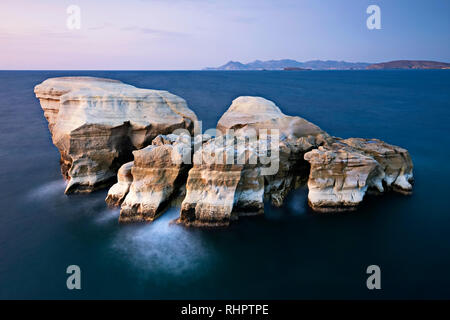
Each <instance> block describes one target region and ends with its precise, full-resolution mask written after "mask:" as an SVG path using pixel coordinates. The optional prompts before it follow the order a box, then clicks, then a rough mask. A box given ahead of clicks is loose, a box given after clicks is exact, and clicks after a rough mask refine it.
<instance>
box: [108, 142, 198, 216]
mask: <svg viewBox="0 0 450 320" xmlns="http://www.w3.org/2000/svg"><path fill="white" fill-rule="evenodd" d="M191 148H192V145H191V141H190V137H189V136H183V135H181V136H178V135H173V134H170V135H159V136H157V137H156V138H155V139H154V140H153V142H152V145H149V146H147V147H145V148H143V149H141V150H137V151H133V155H134V162H132V163H131V165H130V167H131V180H132V181H131V183H130V184H129V188H128V190H127V193H126V196H125V199H124V200H123V203H122V209H121V211H120V218H119V221H121V222H134V221H153V220H154V219H155V218H157V217H158V216H159V215H160V214H161V213H162V211H163V210H164V209H165V206H166V205H167V204H168V203H169V201H170V200H171V199H172V198H173V196H174V195H175V194H176V193H177V191H178V189H179V188H180V187H181V185H182V184H184V182H185V181H186V178H187V172H188V170H189V168H190V165H189V163H190V161H191V159H190V158H191ZM119 172H120V170H119ZM124 189H125V185H124V183H123V182H122V181H120V179H119V182H118V183H117V184H115V185H114V186H113V187H112V188H111V189H110V192H109V193H108V197H110V195H112V194H120V196H121V197H122V192H121V191H123V190H124ZM117 190H120V191H119V192H117ZM106 200H107V202H108V198H107V199H106ZM116 203H117V202H116Z"/></svg>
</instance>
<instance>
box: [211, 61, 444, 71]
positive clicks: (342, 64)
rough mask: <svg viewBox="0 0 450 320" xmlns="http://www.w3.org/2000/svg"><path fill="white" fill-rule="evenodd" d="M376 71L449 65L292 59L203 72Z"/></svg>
mask: <svg viewBox="0 0 450 320" xmlns="http://www.w3.org/2000/svg"><path fill="white" fill-rule="evenodd" d="M377 69H450V63H446V62H437V61H420V60H397V61H389V62H382V63H368V62H347V61H336V60H311V61H306V62H299V61H296V60H292V59H282V60H268V61H261V60H255V61H253V62H250V63H242V62H239V61H229V62H227V63H226V64H224V65H222V66H220V67H213V68H205V69H204V70H228V71H234V70H248V71H250V70H288V71H289V70H377Z"/></svg>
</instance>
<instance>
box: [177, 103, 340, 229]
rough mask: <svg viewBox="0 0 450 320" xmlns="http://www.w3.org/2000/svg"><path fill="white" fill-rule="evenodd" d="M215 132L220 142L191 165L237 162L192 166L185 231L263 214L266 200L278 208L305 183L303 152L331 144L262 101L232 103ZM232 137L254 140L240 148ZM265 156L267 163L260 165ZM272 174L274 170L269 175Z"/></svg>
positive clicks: (311, 127) (183, 214) (326, 137)
mask: <svg viewBox="0 0 450 320" xmlns="http://www.w3.org/2000/svg"><path fill="white" fill-rule="evenodd" d="M274 129H275V130H274ZM217 130H219V131H220V132H221V133H222V134H223V136H221V137H218V138H215V139H212V140H211V141H209V142H208V143H206V144H204V145H203V149H202V150H201V151H199V152H197V153H196V154H195V155H194V159H195V158H196V157H200V156H201V157H203V158H208V155H209V154H211V153H214V154H215V155H216V156H217V155H222V154H227V155H229V154H233V155H234V159H235V161H234V162H231V163H228V164H226V163H227V162H225V161H222V162H221V163H223V164H217V163H215V162H212V163H211V164H202V165H196V164H194V167H193V169H191V171H190V172H189V178H188V181H187V185H186V190H187V194H186V198H185V200H184V201H183V204H182V208H181V215H180V219H179V222H182V223H184V224H186V225H198V226H205V225H206V226H218V225H228V224H229V222H230V221H231V220H233V219H237V218H238V217H239V216H241V215H255V214H261V213H263V211H264V203H263V201H264V198H266V199H270V200H271V201H272V203H273V204H274V205H276V206H281V205H282V203H283V201H284V198H285V197H286V195H287V194H288V192H289V191H290V190H291V189H292V188H294V187H296V186H298V184H299V183H300V182H301V179H302V178H303V180H305V181H306V179H305V177H307V175H308V167H309V165H308V163H307V162H306V161H305V160H304V159H303V156H304V154H305V152H307V151H309V150H311V149H313V148H316V147H317V146H319V145H321V144H323V143H326V141H328V140H330V141H331V140H332V138H331V137H330V136H329V135H328V134H327V133H326V132H324V131H323V130H321V129H320V128H319V127H317V126H315V125H313V124H312V123H310V122H308V121H306V120H304V119H302V118H299V117H291V116H287V115H284V114H283V113H282V112H281V110H280V109H279V108H278V107H277V106H276V105H275V104H274V103H273V102H271V101H269V100H266V99H264V98H260V97H239V98H237V99H235V100H234V101H233V103H232V105H231V106H230V108H229V109H228V111H227V112H226V113H225V114H224V115H223V116H222V118H221V119H220V120H219V122H218V125H217ZM233 135H234V136H236V140H237V141H238V140H239V139H245V138H249V137H254V138H255V139H249V140H248V142H247V143H245V144H243V145H239V146H238V144H235V143H234V141H233V140H232V139H230V138H229V137H230V136H233ZM237 141H236V142H237ZM272 143H275V145H276V152H271V154H270V157H269V154H268V152H267V150H268V149H270V146H271V144H272ZM264 156H265V157H266V158H270V161H269V162H265V163H262V161H261V159H262V158H263V157H264ZM237 159H244V160H243V161H237ZM249 159H253V161H249ZM268 160H269V159H268ZM194 163H195V162H194ZM272 166H275V167H274V168H273V167H272ZM270 168H273V169H275V170H274V171H273V172H272V173H269V174H268V170H270ZM263 172H265V173H264V174H263Z"/></svg>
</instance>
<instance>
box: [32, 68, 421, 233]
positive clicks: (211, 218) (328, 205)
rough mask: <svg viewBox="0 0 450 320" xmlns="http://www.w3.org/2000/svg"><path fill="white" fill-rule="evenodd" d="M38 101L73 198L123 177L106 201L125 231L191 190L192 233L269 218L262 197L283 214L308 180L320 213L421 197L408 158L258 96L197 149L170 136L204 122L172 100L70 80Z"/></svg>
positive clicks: (44, 87) (54, 84)
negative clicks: (388, 197) (375, 196)
mask: <svg viewBox="0 0 450 320" xmlns="http://www.w3.org/2000/svg"><path fill="white" fill-rule="evenodd" d="M35 94H36V97H37V98H38V99H39V100H40V103H41V106H42V109H43V110H44V115H45V117H46V119H47V120H48V124H49V129H50V132H51V134H52V140H53V143H54V144H55V146H56V147H57V148H58V150H59V151H60V154H61V171H62V173H63V176H64V177H65V178H66V179H67V180H68V183H67V188H66V191H65V192H66V193H71V192H90V191H93V190H96V189H98V188H101V187H104V186H107V185H110V184H111V183H112V182H113V181H114V180H116V179H117V183H116V184H115V185H114V186H113V187H112V188H111V189H110V190H109V192H108V196H107V198H106V202H107V203H108V205H110V206H119V205H120V206H121V213H120V221H122V222H130V221H153V220H154V219H155V218H157V217H158V216H159V215H160V214H161V213H162V212H163V211H164V209H165V207H166V206H167V205H168V204H169V203H170V201H171V200H173V198H174V196H175V195H176V194H177V193H178V190H179V189H180V188H181V189H183V188H184V185H185V189H186V195H185V198H184V200H183V202H182V203H181V213H180V218H179V219H178V222H179V223H182V224H184V225H187V226H226V225H228V224H229V223H230V222H231V221H233V220H236V219H238V218H239V217H240V216H243V215H256V214H261V213H263V211H264V201H265V200H270V201H271V202H272V204H273V205H275V206H281V205H282V204H283V201H284V200H285V198H286V196H287V194H288V193H289V191H290V190H292V189H293V188H295V187H297V186H299V185H301V184H303V183H306V182H307V186H308V188H309V194H308V202H309V204H310V206H311V208H312V209H313V210H316V211H320V212H329V211H343V210H353V209H355V208H357V206H358V205H359V204H360V203H361V202H362V201H363V199H364V197H365V195H366V194H367V193H368V192H375V193H383V192H387V191H391V190H392V191H395V192H400V193H403V194H409V193H411V192H412V184H413V164H412V160H411V157H410V155H409V153H408V151H407V150H405V149H403V148H400V147H397V146H393V145H390V144H387V143H385V142H383V141H381V140H378V139H362V138H349V139H341V138H335V137H332V136H330V135H329V134H328V133H326V132H324V131H323V130H322V129H320V128H319V127H318V126H316V125H314V124H312V123H311V122H309V121H307V120H305V119H302V118H300V117H294V116H288V115H285V114H284V113H283V112H281V110H280V109H279V108H278V107H277V106H276V105H275V104H274V103H273V102H271V101H269V100H266V99H264V98H261V97H247V96H246V97H239V98H237V99H235V100H234V101H233V103H232V104H231V106H230V108H229V109H228V110H227V111H226V112H225V113H224V114H223V116H222V117H221V118H220V120H219V122H218V124H217V130H218V131H219V135H218V136H216V137H213V138H211V137H210V136H208V135H202V136H200V135H199V136H197V137H195V138H194V139H193V140H195V141H196V142H194V143H193V142H192V141H191V138H192V137H189V136H187V135H183V134H181V135H175V134H172V133H173V132H174V131H175V130H177V129H183V130H185V132H188V133H190V134H191V135H192V133H193V131H194V125H195V122H196V121H197V117H196V115H195V114H194V112H193V111H191V110H190V109H189V108H188V107H187V104H186V102H185V100H183V99H182V98H180V97H177V96H175V95H173V94H171V93H169V92H167V91H160V90H148V89H139V88H136V87H134V86H131V85H127V84H124V83H122V82H120V81H117V80H111V79H101V78H92V77H63V78H52V79H48V80H46V81H44V82H43V83H41V84H39V85H37V86H36V87H35ZM242 141H245V143H242ZM197 145H201V148H200V149H199V150H197V151H196V152H195V154H194V155H193V158H194V161H193V162H194V164H193V165H192V164H191V160H192V151H193V148H194V146H197ZM270 146H272V147H275V149H272V150H271V151H270V152H268V151H267V150H268V149H271V148H270ZM199 159H200V160H199ZM218 159H221V160H218ZM119 168H120V169H119Z"/></svg>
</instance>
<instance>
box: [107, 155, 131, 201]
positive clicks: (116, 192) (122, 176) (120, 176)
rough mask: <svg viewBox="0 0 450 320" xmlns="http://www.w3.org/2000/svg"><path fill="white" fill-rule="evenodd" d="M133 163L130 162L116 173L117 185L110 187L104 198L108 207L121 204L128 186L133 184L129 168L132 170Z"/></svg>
mask: <svg viewBox="0 0 450 320" xmlns="http://www.w3.org/2000/svg"><path fill="white" fill-rule="evenodd" d="M133 165H134V162H133V161H130V162H127V163H125V164H124V165H123V166H121V167H120V169H119V171H118V172H117V183H116V184H115V185H113V186H112V187H111V189H109V191H108V196H107V197H106V200H105V201H106V203H107V204H108V206H110V207H118V206H120V205H121V204H122V201H123V199H125V196H126V195H127V194H128V191H129V190H130V185H131V183H132V182H133V175H132V174H131V168H133Z"/></svg>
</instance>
